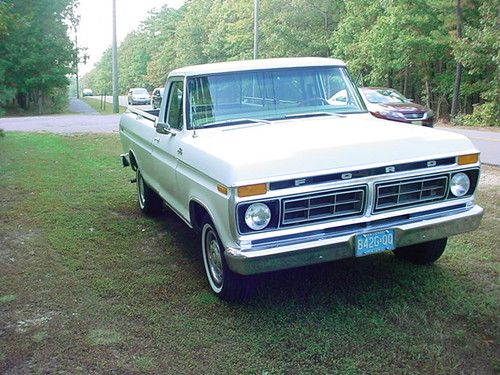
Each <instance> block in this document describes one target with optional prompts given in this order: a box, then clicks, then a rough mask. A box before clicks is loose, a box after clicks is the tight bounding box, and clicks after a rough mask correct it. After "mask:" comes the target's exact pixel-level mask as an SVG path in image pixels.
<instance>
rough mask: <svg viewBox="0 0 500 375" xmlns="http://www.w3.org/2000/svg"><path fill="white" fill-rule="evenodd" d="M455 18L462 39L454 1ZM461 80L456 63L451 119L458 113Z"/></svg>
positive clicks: (460, 13)
mask: <svg viewBox="0 0 500 375" xmlns="http://www.w3.org/2000/svg"><path fill="white" fill-rule="evenodd" d="M455 10H456V16H457V38H458V39H461V38H462V7H461V5H460V0H456V9H455ZM461 80H462V63H461V62H460V61H457V67H456V69H455V84H454V85H453V99H452V102H451V118H452V119H453V118H454V117H455V116H456V115H457V113H458V107H459V100H460V81H461Z"/></svg>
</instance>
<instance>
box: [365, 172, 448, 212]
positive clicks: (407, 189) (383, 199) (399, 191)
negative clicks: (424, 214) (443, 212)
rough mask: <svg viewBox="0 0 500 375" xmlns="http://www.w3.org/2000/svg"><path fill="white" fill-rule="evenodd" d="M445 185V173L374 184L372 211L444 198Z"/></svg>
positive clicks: (446, 180) (446, 178) (446, 181)
mask: <svg viewBox="0 0 500 375" xmlns="http://www.w3.org/2000/svg"><path fill="white" fill-rule="evenodd" d="M447 186H448V176H446V175H443V176H432V177H422V178H418V179H406V180H401V181H395V182H394V181H393V182H384V183H380V184H376V185H375V194H376V195H375V209H374V212H380V211H386V210H391V209H396V208H401V207H408V206H417V205H420V204H423V203H430V202H435V201H440V200H444V199H445V198H446V192H447V191H448V189H447Z"/></svg>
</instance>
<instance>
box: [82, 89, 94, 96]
mask: <svg viewBox="0 0 500 375" xmlns="http://www.w3.org/2000/svg"><path fill="white" fill-rule="evenodd" d="M82 93H83V96H92V95H94V93H93V92H92V90H91V89H83V91H82Z"/></svg>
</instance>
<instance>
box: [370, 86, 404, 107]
mask: <svg viewBox="0 0 500 375" xmlns="http://www.w3.org/2000/svg"><path fill="white" fill-rule="evenodd" d="M363 94H365V97H366V100H368V101H369V102H370V103H373V104H383V103H406V102H408V99H406V98H405V97H404V96H403V95H402V94H400V93H399V92H397V91H396V90H393V89H363Z"/></svg>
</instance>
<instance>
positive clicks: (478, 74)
mask: <svg viewBox="0 0 500 375" xmlns="http://www.w3.org/2000/svg"><path fill="white" fill-rule="evenodd" d="M499 7H500V2H499V1H491V2H488V1H485V2H484V3H483V4H482V5H481V6H480V7H479V22H478V24H477V25H470V26H467V27H466V28H465V30H464V34H465V37H464V38H463V39H462V41H461V43H460V44H459V45H458V48H457V54H458V56H459V58H460V59H461V61H462V62H463V64H464V66H465V67H466V68H468V70H469V72H470V74H471V75H473V76H474V78H475V82H476V86H477V90H478V91H479V92H480V93H481V95H480V96H481V99H482V102H481V103H480V104H479V105H477V106H475V108H474V112H473V114H472V115H467V116H464V117H462V119H461V123H462V124H464V125H478V124H479V125H481V124H483V125H491V126H500V15H499V10H498V9H499Z"/></svg>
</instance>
